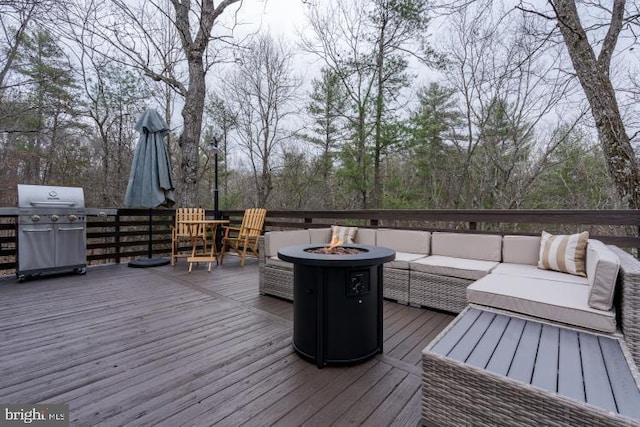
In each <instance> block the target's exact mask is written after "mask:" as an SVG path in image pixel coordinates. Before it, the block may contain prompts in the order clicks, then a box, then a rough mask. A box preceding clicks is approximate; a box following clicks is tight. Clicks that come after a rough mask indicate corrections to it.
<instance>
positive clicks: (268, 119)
mask: <svg viewBox="0 0 640 427" xmlns="http://www.w3.org/2000/svg"><path fill="white" fill-rule="evenodd" d="M292 57H293V53H292V51H291V49H290V48H289V47H287V46H286V45H285V44H283V42H276V41H275V40H274V39H273V38H272V37H271V36H269V35H259V36H258V37H257V38H256V39H255V41H254V42H252V43H251V44H250V45H249V47H248V49H246V50H245V51H243V52H242V55H241V56H240V57H239V64H238V67H237V70H236V71H235V72H234V73H232V74H231V75H230V76H229V78H228V79H225V81H224V85H225V90H226V93H227V101H228V102H229V107H230V108H231V109H232V110H233V111H234V116H235V118H236V126H237V130H236V131H237V135H238V142H239V144H240V147H241V149H242V150H243V151H244V153H245V154H246V155H247V157H248V159H249V162H250V166H251V170H252V172H253V179H254V184H255V190H256V199H255V204H256V205H257V206H267V204H268V200H269V194H270V193H271V190H272V189H273V182H272V180H273V168H274V167H275V159H274V157H275V154H276V153H277V150H278V148H279V147H280V146H281V144H282V142H283V141H284V140H286V139H287V138H289V137H290V133H289V132H288V131H287V129H286V127H285V126H286V121H287V120H288V118H289V117H290V116H292V115H293V114H295V112H296V110H295V106H294V105H292V102H293V101H294V100H295V99H296V91H297V89H298V87H299V85H300V83H299V81H298V79H296V78H295V77H294V75H293V71H292V63H291V61H292Z"/></svg>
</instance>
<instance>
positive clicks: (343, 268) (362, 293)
mask: <svg viewBox="0 0 640 427" xmlns="http://www.w3.org/2000/svg"><path fill="white" fill-rule="evenodd" d="M321 249H322V246H320V245H317V244H316V245H301V246H289V247H285V248H282V249H280V250H279V251H278V257H279V258H280V259H281V260H283V261H287V262H291V263H293V264H294V269H293V348H294V349H295V350H296V351H297V352H298V354H300V355H301V356H303V357H304V358H306V359H309V360H312V361H315V362H316V364H317V366H318V367H319V368H323V367H324V366H325V365H340V364H353V363H358V362H361V361H364V360H366V359H368V358H370V357H371V356H374V355H376V354H378V353H382V293H383V288H382V264H384V263H385V262H389V261H393V260H394V259H395V257H396V253H395V251H393V250H392V249H389V248H384V247H380V246H368V245H343V246H341V247H340V248H339V249H340V250H341V251H343V252H344V251H351V252H357V253H347V254H325V253H315V252H310V251H313V250H321Z"/></svg>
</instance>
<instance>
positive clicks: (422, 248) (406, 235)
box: [376, 229, 431, 259]
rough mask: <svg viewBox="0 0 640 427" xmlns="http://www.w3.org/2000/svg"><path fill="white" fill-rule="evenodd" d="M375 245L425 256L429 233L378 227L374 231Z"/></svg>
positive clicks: (428, 244) (428, 245)
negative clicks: (375, 231)
mask: <svg viewBox="0 0 640 427" xmlns="http://www.w3.org/2000/svg"><path fill="white" fill-rule="evenodd" d="M376 245H378V246H385V247H387V248H391V249H394V250H395V251H397V252H405V253H410V254H422V256H425V255H429V249H430V247H431V233H429V232H428V231H417V230H388V229H380V230H378V232H377V233H376ZM396 259H397V257H396Z"/></svg>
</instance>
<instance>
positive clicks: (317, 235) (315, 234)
mask: <svg viewBox="0 0 640 427" xmlns="http://www.w3.org/2000/svg"><path fill="white" fill-rule="evenodd" d="M309 237H311V243H312V244H313V243H329V242H330V241H331V229H330V228H310V229H309Z"/></svg>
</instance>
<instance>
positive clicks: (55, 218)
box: [51, 215, 60, 222]
mask: <svg viewBox="0 0 640 427" xmlns="http://www.w3.org/2000/svg"><path fill="white" fill-rule="evenodd" d="M59 219H60V217H59V216H58V215H51V221H53V222H56V221H57V220H59Z"/></svg>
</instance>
